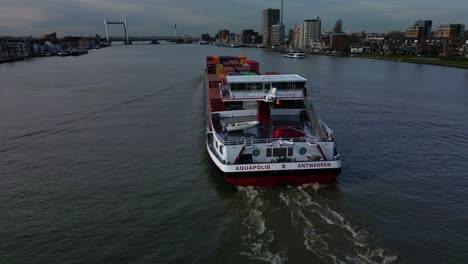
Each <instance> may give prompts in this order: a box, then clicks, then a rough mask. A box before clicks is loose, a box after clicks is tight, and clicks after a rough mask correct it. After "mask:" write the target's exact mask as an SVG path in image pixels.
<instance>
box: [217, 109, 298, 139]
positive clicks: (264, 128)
mask: <svg viewBox="0 0 468 264" xmlns="http://www.w3.org/2000/svg"><path fill="white" fill-rule="evenodd" d="M255 120H256V116H239V117H227V118H222V119H220V120H217V121H213V128H214V130H215V132H216V133H217V134H218V135H219V137H220V138H221V139H222V140H223V141H225V142H236V141H240V140H243V139H254V140H265V141H266V140H269V139H273V138H274V135H273V134H274V131H275V130H276V129H277V128H279V127H292V128H295V129H297V130H299V131H303V130H304V126H305V121H304V120H300V118H299V117H298V116H296V115H295V116H284V115H282V116H272V117H271V120H270V122H266V123H260V124H258V125H257V126H255V127H252V128H248V129H244V130H238V131H226V130H225V129H223V128H225V127H226V125H227V124H229V123H239V122H247V121H255Z"/></svg>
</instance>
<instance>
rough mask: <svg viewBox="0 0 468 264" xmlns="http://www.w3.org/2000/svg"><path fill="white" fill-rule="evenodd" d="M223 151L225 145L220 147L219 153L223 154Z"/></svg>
mask: <svg viewBox="0 0 468 264" xmlns="http://www.w3.org/2000/svg"><path fill="white" fill-rule="evenodd" d="M223 149H224V146H223V145H220V146H219V153H221V154H223Z"/></svg>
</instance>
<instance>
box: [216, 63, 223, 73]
mask: <svg viewBox="0 0 468 264" xmlns="http://www.w3.org/2000/svg"><path fill="white" fill-rule="evenodd" d="M223 73H224V66H223V65H222V64H216V74H223Z"/></svg>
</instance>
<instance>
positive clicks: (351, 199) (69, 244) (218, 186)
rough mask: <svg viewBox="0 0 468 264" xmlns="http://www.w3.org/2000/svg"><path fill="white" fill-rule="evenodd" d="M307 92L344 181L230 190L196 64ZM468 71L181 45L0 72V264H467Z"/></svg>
mask: <svg viewBox="0 0 468 264" xmlns="http://www.w3.org/2000/svg"><path fill="white" fill-rule="evenodd" d="M239 54H242V55H246V56H248V57H249V58H251V59H256V60H258V61H260V62H261V66H260V67H261V71H279V72H282V73H298V74H301V75H303V76H304V77H306V78H307V79H309V85H308V89H309V93H310V94H312V95H313V96H314V98H315V101H316V103H317V105H318V109H319V112H320V114H321V117H322V118H323V119H324V120H325V122H327V124H328V125H330V126H331V127H332V128H333V129H334V130H335V138H336V140H337V142H338V147H339V149H340V151H341V154H342V158H343V162H344V171H343V173H342V174H341V176H340V177H339V181H338V182H337V183H335V184H330V185H323V186H319V185H311V186H302V187H284V188H272V189H271V188H235V187H232V186H230V185H229V184H227V183H226V182H225V181H224V180H223V178H222V175H221V174H220V173H219V172H218V171H217V170H216V169H215V167H214V166H213V165H212V164H211V162H210V160H209V158H208V156H207V154H206V150H205V148H204V131H205V128H204V102H203V72H204V69H203V65H204V56H206V55H239ZM467 131H468V71H467V70H463V69H455V68H446V67H438V66H430V65H418V64H405V63H396V62H385V61H372V60H366V59H356V58H333V57H322V56H313V57H310V58H307V59H304V60H292V59H284V58H282V57H281V55H280V54H278V53H270V52H265V51H262V50H259V49H228V48H218V47H214V46H198V45H169V44H166V45H155V46H144V45H141V46H140V45H134V46H118V45H115V46H113V47H110V48H107V49H101V50H93V51H91V52H90V54H88V55H85V56H80V57H64V58H60V57H51V58H39V59H33V60H29V61H24V62H16V63H10V64H3V65H0V142H1V144H0V263H61V264H62V263H466V260H467V259H468V251H467V249H468V226H467V223H468V187H467V186H468V177H467V176H468V173H467V170H468V161H467V160H468V159H467V154H468V132H467Z"/></svg>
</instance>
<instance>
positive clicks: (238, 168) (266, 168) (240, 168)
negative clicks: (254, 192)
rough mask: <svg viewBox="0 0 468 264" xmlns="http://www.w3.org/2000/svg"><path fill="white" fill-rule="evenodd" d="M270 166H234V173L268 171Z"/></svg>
mask: <svg viewBox="0 0 468 264" xmlns="http://www.w3.org/2000/svg"><path fill="white" fill-rule="evenodd" d="M269 169H270V165H245V166H236V171H250V170H269Z"/></svg>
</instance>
